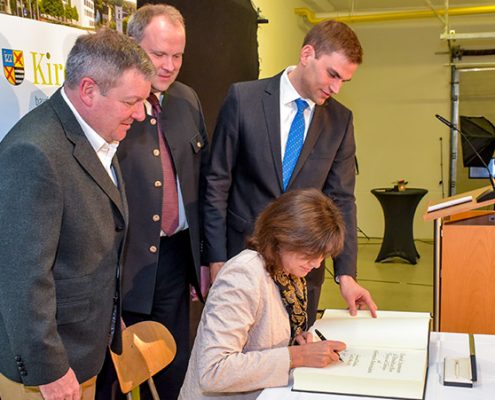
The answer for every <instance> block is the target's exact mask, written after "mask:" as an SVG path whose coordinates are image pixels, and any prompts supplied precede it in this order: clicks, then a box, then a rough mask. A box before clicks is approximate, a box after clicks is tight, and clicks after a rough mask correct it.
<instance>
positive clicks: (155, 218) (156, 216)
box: [153, 214, 160, 222]
mask: <svg viewBox="0 0 495 400" xmlns="http://www.w3.org/2000/svg"><path fill="white" fill-rule="evenodd" d="M158 221H160V216H159V215H158V214H155V215H153V222H158Z"/></svg>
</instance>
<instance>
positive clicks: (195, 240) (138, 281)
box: [117, 82, 208, 314]
mask: <svg viewBox="0 0 495 400" xmlns="http://www.w3.org/2000/svg"><path fill="white" fill-rule="evenodd" d="M160 117H161V126H162V127H163V129H164V134H165V137H166V140H167V143H168V145H169V148H170V153H171V155H172V159H173V162H174V166H175V170H176V173H177V176H178V177H179V182H180V187H181V191H182V196H183V200H184V206H185V212H186V218H187V222H188V225H189V233H190V239H191V252H192V256H193V260H194V266H192V268H191V269H194V271H195V272H194V271H191V272H192V274H191V275H193V276H194V279H193V282H192V283H193V284H194V285H195V286H196V288H197V289H198V293H200V291H199V285H198V282H199V268H200V263H201V260H200V243H201V233H200V226H201V223H200V204H199V199H200V196H199V192H200V190H202V189H201V187H202V186H203V185H204V183H202V182H204V166H205V163H206V158H207V157H206V154H207V147H208V146H207V143H208V138H207V134H206V128H205V125H204V120H203V113H202V111H201V105H200V103H199V99H198V97H197V95H196V93H195V92H194V91H193V90H192V89H191V88H190V87H188V86H186V85H184V84H182V83H180V82H175V83H173V84H172V85H171V86H170V87H169V89H168V90H167V92H166V93H164V98H163V101H162V112H161V115H160ZM158 149H159V143H158V135H157V129H156V122H155V121H154V119H153V118H152V117H150V116H147V117H146V119H145V120H144V121H142V122H138V121H136V122H134V123H133V125H132V126H131V129H130V130H129V132H128V133H127V137H126V138H125V139H124V140H123V141H122V143H121V144H120V145H119V148H118V150H117V155H118V157H119V161H120V165H121V168H122V173H123V175H124V179H125V181H126V188H127V196H128V202H129V233H128V237H127V242H126V251H125V261H124V263H125V268H124V275H123V308H124V310H125V311H131V312H137V313H142V314H150V313H151V309H152V306H153V293H154V290H155V278H156V271H157V267H158V255H159V252H158V249H159V245H160V221H158V220H157V219H156V218H153V216H154V215H158V216H159V215H161V207H162V193H163V191H162V190H163V189H162V188H161V187H158V188H157V187H155V182H157V181H160V182H162V181H163V179H162V167H161V161H160V156H159V154H158V153H156V152H154V150H158ZM157 154H158V155H157Z"/></svg>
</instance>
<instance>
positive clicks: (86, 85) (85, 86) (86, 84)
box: [79, 77, 100, 107]
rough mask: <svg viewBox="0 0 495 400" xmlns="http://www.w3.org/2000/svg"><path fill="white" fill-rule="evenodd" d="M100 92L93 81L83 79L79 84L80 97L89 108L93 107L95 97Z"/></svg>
mask: <svg viewBox="0 0 495 400" xmlns="http://www.w3.org/2000/svg"><path fill="white" fill-rule="evenodd" d="M99 92H100V89H99V88H98V85H97V84H96V82H95V81H94V80H93V79H91V78H89V77H84V78H82V79H81V82H79V96H80V98H81V101H82V102H83V103H84V104H85V105H86V106H87V107H91V106H92V105H93V102H94V100H95V96H96V95H97V94H99Z"/></svg>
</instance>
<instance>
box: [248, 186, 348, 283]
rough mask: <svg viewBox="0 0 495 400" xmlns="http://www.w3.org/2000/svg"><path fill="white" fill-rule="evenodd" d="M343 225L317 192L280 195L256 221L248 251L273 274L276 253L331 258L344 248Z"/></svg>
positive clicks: (276, 265)
mask: <svg viewBox="0 0 495 400" xmlns="http://www.w3.org/2000/svg"><path fill="white" fill-rule="evenodd" d="M344 232H345V227H344V222H343V219H342V216H341V214H340V211H339V209H338V208H337V206H336V205H335V204H334V203H333V201H332V200H330V199H329V198H328V197H327V196H325V195H324V194H323V193H322V192H321V191H319V190H317V189H299V190H293V191H290V192H286V193H284V194H283V195H282V196H280V197H279V198H278V199H276V200H275V201H273V202H272V203H270V204H269V205H268V206H267V207H266V208H265V209H264V210H263V212H262V213H261V214H260V215H259V216H258V218H257V219H256V224H255V227H254V232H253V234H252V235H251V237H250V238H249V239H248V248H250V249H253V250H256V251H257V252H258V253H260V254H261V255H262V256H263V258H264V259H265V262H266V269H267V270H268V272H269V273H270V274H273V273H274V272H275V271H276V270H277V269H279V268H281V267H282V266H281V265H280V264H281V263H280V250H285V251H293V252H298V253H301V254H304V255H307V256H308V257H311V258H313V257H314V258H317V257H335V256H337V255H338V254H339V253H340V251H341V250H342V247H343V245H344Z"/></svg>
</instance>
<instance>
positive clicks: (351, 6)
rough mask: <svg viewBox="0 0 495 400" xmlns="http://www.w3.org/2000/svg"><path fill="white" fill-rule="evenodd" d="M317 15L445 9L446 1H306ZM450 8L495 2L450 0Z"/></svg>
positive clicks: (492, 2) (489, 0) (487, 0)
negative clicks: (431, 8) (431, 6)
mask: <svg viewBox="0 0 495 400" xmlns="http://www.w3.org/2000/svg"><path fill="white" fill-rule="evenodd" d="M304 3H306V6H307V7H308V8H310V9H311V10H312V11H314V12H315V13H349V12H351V11H354V12H361V13H362V12H392V11H405V10H423V9H430V5H429V4H431V5H433V7H434V8H435V9H443V8H445V4H446V2H445V0H430V1H427V0H304ZM448 3H449V7H450V8H455V7H478V6H493V5H494V1H493V0H478V1H473V0H471V1H470V0H449V1H448Z"/></svg>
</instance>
